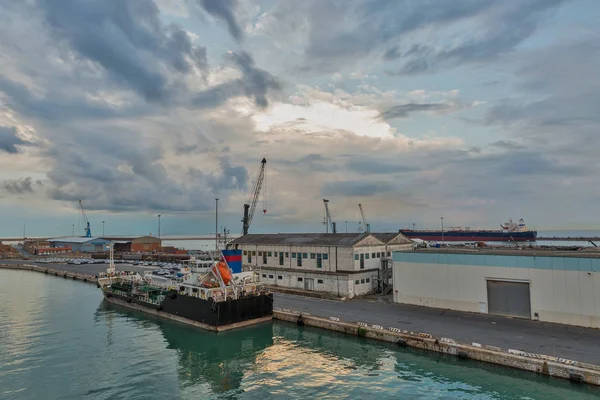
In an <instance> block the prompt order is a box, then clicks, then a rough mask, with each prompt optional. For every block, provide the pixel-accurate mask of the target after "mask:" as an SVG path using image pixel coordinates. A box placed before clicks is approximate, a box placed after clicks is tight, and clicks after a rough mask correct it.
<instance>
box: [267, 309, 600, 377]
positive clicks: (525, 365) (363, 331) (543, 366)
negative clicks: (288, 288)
mask: <svg viewBox="0 0 600 400" xmlns="http://www.w3.org/2000/svg"><path fill="white" fill-rule="evenodd" d="M273 318H274V319H277V320H281V321H287V322H292V323H296V324H298V325H300V326H304V325H307V326H313V327H317V328H321V329H328V330H331V331H336V332H342V333H346V334H349V335H355V336H362V337H366V338H369V339H375V340H381V341H385V342H391V343H396V344H398V346H401V347H406V346H409V347H414V348H418V349H423V350H429V351H435V352H438V353H444V354H450V355H455V356H457V357H459V358H461V359H471V360H477V361H483V362H487V363H491V364H496V365H502V366H505V367H510V368H516V369H520V370H524V371H529V372H535V373H540V374H544V375H548V376H552V377H556V378H563V379H569V380H571V381H573V382H578V383H588V384H591V385H596V386H600V366H596V365H591V364H584V363H579V362H577V361H573V360H567V359H563V358H558V357H553V356H547V355H544V354H534V353H527V352H524V351H521V350H516V349H507V350H504V349H501V348H499V347H496V346H490V345H483V344H481V343H475V342H473V343H471V344H465V343H459V342H457V341H456V340H454V339H452V338H447V337H434V336H432V335H431V334H429V333H425V332H413V331H407V330H400V329H397V328H393V327H387V328H386V327H384V326H382V325H368V324H366V323H362V322H355V323H351V322H346V321H342V320H340V319H339V318H338V317H329V318H323V317H317V316H313V315H310V314H308V313H301V312H297V311H293V310H288V309H280V308H277V309H275V310H274V312H273Z"/></svg>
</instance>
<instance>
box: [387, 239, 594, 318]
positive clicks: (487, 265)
mask: <svg viewBox="0 0 600 400" xmlns="http://www.w3.org/2000/svg"><path fill="white" fill-rule="evenodd" d="M393 262H394V263H393V280H394V289H393V292H394V302H396V303H403V304H414V305H419V306H427V307H435V308H444V309H450V310H459V311H469V312H475V313H481V314H495V315H505V316H511V317H516V318H525V319H533V320H539V321H546V322H556V323H560V324H569V325H578V326H586V327H592V328H600V252H598V251H589V252H587V251H586V252H578V253H577V254H573V253H567V252H558V251H530V250H520V251H518V252H515V251H510V250H480V251H474V250H469V251H468V252H467V251H457V250H447V249H430V250H421V251H414V252H403V253H402V252H394V253H393Z"/></svg>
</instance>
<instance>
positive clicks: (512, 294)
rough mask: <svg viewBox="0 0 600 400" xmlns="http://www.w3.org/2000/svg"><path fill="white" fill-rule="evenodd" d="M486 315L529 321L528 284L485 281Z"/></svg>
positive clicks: (529, 298)
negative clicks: (486, 296) (505, 316)
mask: <svg viewBox="0 0 600 400" xmlns="http://www.w3.org/2000/svg"><path fill="white" fill-rule="evenodd" d="M487 295H488V313H489V314H497V315H508V316H511V317H519V318H527V319H531V297H530V293H529V282H510V281H497V280H488V281H487Z"/></svg>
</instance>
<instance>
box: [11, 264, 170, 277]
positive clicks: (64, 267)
mask: <svg viewBox="0 0 600 400" xmlns="http://www.w3.org/2000/svg"><path fill="white" fill-rule="evenodd" d="M0 264H31V265H37V266H39V267H42V268H44V267H45V268H48V269H55V270H59V271H68V272H73V273H76V274H87V275H93V276H96V275H98V273H100V272H106V269H107V268H108V264H81V265H76V264H55V263H39V262H35V261H34V260H0ZM115 269H116V270H117V271H134V272H138V273H139V274H141V275H143V273H144V271H152V270H155V269H159V268H158V267H151V266H141V265H139V266H135V265H131V264H115Z"/></svg>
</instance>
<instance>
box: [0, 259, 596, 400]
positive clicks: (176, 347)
mask: <svg viewBox="0 0 600 400" xmlns="http://www.w3.org/2000/svg"><path fill="white" fill-rule="evenodd" d="M599 396H600V390H598V389H597V388H595V387H589V386H581V385H575V384H571V383H570V382H567V381H563V380H558V379H550V378H547V377H541V376H537V375H535V374H530V373H525V372H522V371H517V370H511V369H505V368H499V367H495V366H490V365H486V364H480V363H476V362H472V361H464V360H459V359H457V358H452V357H445V356H442V355H437V354H430V353H424V352H420V351H415V350H410V349H407V350H405V349H399V348H397V347H395V346H393V345H391V344H390V345H388V344H382V343H379V342H375V341H369V340H365V339H363V338H358V337H352V336H347V335H341V334H335V333H332V332H328V331H324V330H317V329H313V328H298V327H296V326H295V325H293V324H285V323H273V324H271V323H268V324H262V325H260V326H256V327H253V328H248V329H243V330H238V331H234V332H229V333H222V334H218V335H217V334H213V333H208V332H204V331H201V330H197V329H193V328H190V327H186V326H183V325H179V324H176V323H173V322H170V321H163V320H161V319H157V318H152V317H148V316H145V315H143V314H141V313H137V312H131V311H128V310H126V309H123V308H118V307H116V306H112V305H108V304H106V303H105V302H104V301H103V300H102V296H101V293H100V291H99V290H98V289H96V288H95V287H94V286H92V285H87V284H84V283H81V282H76V281H70V280H63V279H60V278H55V277H51V276H45V275H42V274H37V273H33V272H28V271H7V270H0V399H44V400H51V399H167V398H168V399H199V398H202V399H288V398H302V399H304V398H318V399H322V398H323V399H325V398H326V399H345V398H347V399H399V398H401V399H478V400H481V399H553V400H556V399H581V400H584V399H597V398H599Z"/></svg>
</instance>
